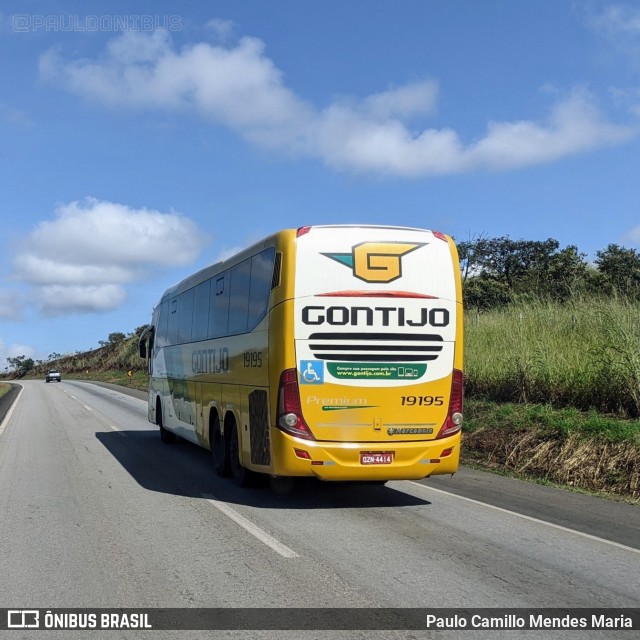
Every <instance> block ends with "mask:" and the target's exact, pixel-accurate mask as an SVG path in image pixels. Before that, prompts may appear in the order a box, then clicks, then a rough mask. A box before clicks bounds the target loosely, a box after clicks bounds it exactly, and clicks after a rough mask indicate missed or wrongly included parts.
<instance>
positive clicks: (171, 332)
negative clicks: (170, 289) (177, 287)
mask: <svg viewBox="0 0 640 640" xmlns="http://www.w3.org/2000/svg"><path fill="white" fill-rule="evenodd" d="M177 342H178V298H173V300H171V302H170V303H169V323H168V327H167V344H168V345H171V344H177Z"/></svg>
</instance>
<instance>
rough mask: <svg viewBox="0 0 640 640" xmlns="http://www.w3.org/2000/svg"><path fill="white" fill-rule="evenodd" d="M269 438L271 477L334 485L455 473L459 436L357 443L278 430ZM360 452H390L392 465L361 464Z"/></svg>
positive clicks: (457, 460) (411, 478)
mask: <svg viewBox="0 0 640 640" xmlns="http://www.w3.org/2000/svg"><path fill="white" fill-rule="evenodd" d="M271 435H272V441H271V442H272V448H273V452H274V456H273V459H274V465H273V473H274V474H275V475H279V476H315V477H317V478H319V479H321V480H335V481H345V480H418V479H420V478H425V477H427V476H431V475H442V474H452V473H455V472H456V471H457V469H458V463H459V459H460V432H458V433H456V434H454V435H453V436H450V437H449V438H443V439H441V440H428V441H424V440H422V441H418V442H359V443H344V442H318V441H314V440H303V439H302V438H294V437H293V436H290V435H288V434H286V433H284V432H282V431H280V429H272V430H271ZM447 451H449V453H447ZM362 452H368V453H383V452H392V454H393V462H392V463H391V464H362V463H361V453H362ZM443 454H445V455H443ZM304 456H308V458H305V457H304Z"/></svg>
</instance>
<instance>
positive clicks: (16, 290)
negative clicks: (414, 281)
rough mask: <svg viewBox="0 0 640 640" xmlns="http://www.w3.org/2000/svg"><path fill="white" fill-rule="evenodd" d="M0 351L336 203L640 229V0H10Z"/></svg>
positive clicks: (403, 214) (369, 209) (343, 213)
mask: <svg viewBox="0 0 640 640" xmlns="http://www.w3.org/2000/svg"><path fill="white" fill-rule="evenodd" d="M0 207H1V213H2V216H1V217H0V231H1V233H0V370H2V369H4V358H6V357H7V356H15V355H26V356H28V357H33V358H35V359H46V358H47V356H48V355H49V354H51V353H54V352H57V353H73V352H75V351H80V350H85V349H89V348H93V347H96V346H98V343H99V341H101V340H106V339H107V337H108V335H109V334H110V333H112V332H114V331H121V332H123V333H129V332H131V331H133V330H135V329H136V328H137V327H139V326H141V325H143V324H145V323H147V322H148V321H149V318H150V313H151V310H152V308H153V305H154V304H155V302H156V301H157V300H158V298H159V296H160V294H161V293H162V291H163V290H164V289H165V288H166V287H167V286H169V285H171V284H173V283H175V282H176V281H178V280H180V279H181V278H183V277H184V276H185V275H187V274H189V273H191V272H193V271H195V270H197V269H199V268H201V267H203V266H205V265H206V264H209V263H211V262H214V261H216V260H218V259H220V258H221V257H224V256H225V255H229V254H230V253H232V252H233V251H234V250H236V249H239V248H242V247H244V246H246V245H247V244H249V243H251V242H253V241H255V240H257V239H259V238H261V237H263V236H265V235H268V234H270V233H272V232H274V231H277V230H278V229H281V228H288V227H298V226H302V225H308V224H327V223H337V222H348V223H373V224H400V225H408V226H416V227H423V228H429V229H436V230H440V231H444V232H447V233H449V234H452V235H453V236H454V237H456V238H457V239H462V240H464V239H468V238H470V237H474V236H478V235H481V234H482V235H485V236H490V237H491V236H502V235H508V236H510V237H511V238H513V239H520V238H524V239H528V240H544V239H546V238H549V237H552V238H555V239H557V240H558V241H559V242H560V244H561V246H566V245H568V244H575V245H577V246H578V248H579V249H580V250H581V251H583V252H585V253H587V254H588V257H589V258H590V259H593V258H594V257H595V252H596V251H597V250H599V249H604V248H605V247H606V246H607V245H608V244H609V243H618V244H622V245H624V246H627V247H634V248H640V5H638V3H636V2H629V3H624V2H620V3H618V2H603V1H596V0H593V1H591V0H587V1H580V0H575V1H573V2H569V1H566V2H557V1H556V0H535V1H533V0H531V1H530V2H525V1H522V2H513V1H512V0H500V1H498V0H466V1H465V0H448V1H446V2H445V1H443V0H403V1H402V2H397V1H392V0H376V1H375V2H368V1H365V0H350V1H348V2H344V0H341V1H334V0H322V2H320V1H314V2H311V1H307V0H278V1H273V2H267V1H265V0H228V1H215V2H185V3H176V2H164V1H162V0H157V1H156V2H153V3H149V2H146V3H142V2H134V1H131V0H127V1H118V0H112V1H111V2H109V3H86V2H81V1H75V2H74V1H65V0H58V1H50V0H49V1H46V2H45V1H29V0H21V1H18V0H4V1H3V2H2V3H1V4H0Z"/></svg>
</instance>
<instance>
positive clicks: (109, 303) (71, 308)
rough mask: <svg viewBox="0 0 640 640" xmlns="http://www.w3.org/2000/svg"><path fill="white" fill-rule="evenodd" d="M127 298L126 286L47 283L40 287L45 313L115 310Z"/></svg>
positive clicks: (40, 300)
mask: <svg viewBox="0 0 640 640" xmlns="http://www.w3.org/2000/svg"><path fill="white" fill-rule="evenodd" d="M126 299H127V294H126V291H125V289H124V287H121V286H119V285H117V284H105V285H68V284H63V285H45V286H42V287H38V300H39V303H40V307H41V309H42V311H43V313H44V315H46V316H49V317H52V316H66V315H71V314H82V313H100V312H107V311H113V310H114V309H117V308H118V307H120V306H122V305H123V304H124V303H125V301H126Z"/></svg>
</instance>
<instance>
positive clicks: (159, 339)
mask: <svg viewBox="0 0 640 640" xmlns="http://www.w3.org/2000/svg"><path fill="white" fill-rule="evenodd" d="M168 327H169V303H168V302H167V301H166V300H165V301H164V302H163V303H162V304H161V305H160V311H159V314H158V324H157V328H156V331H155V344H156V348H157V349H161V348H162V347H164V346H166V344H167V331H168Z"/></svg>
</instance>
